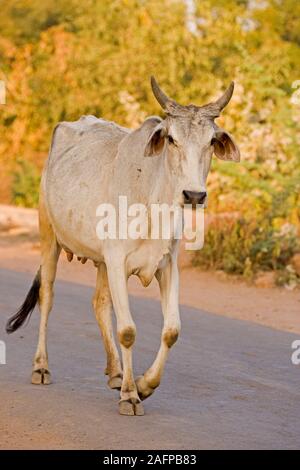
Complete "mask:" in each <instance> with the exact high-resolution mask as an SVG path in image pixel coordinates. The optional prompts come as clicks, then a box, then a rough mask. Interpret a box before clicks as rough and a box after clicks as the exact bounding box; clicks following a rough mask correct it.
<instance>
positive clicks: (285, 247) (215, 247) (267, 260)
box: [194, 216, 300, 284]
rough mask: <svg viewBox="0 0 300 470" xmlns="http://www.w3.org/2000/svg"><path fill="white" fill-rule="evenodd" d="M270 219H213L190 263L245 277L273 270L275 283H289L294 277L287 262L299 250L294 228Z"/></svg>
mask: <svg viewBox="0 0 300 470" xmlns="http://www.w3.org/2000/svg"><path fill="white" fill-rule="evenodd" d="M274 222H275V219H273V218H272V217H262V218H261V219H260V220H257V219H254V218H251V219H250V218H249V219H246V218H245V217H242V216H241V217H239V218H238V219H236V220H228V219H223V218H217V219H216V221H215V222H214V223H212V224H211V225H210V226H209V228H208V231H207V233H206V236H205V243H204V247H203V248H202V250H200V251H199V252H197V253H196V254H195V258H194V264H195V265H201V266H202V267H204V268H206V269H210V268H214V269H219V270H223V271H225V272H227V273H232V274H239V275H242V276H244V277H245V278H247V279H251V278H253V276H254V275H255V274H256V273H257V272H258V271H271V270H274V271H278V272H279V273H280V275H278V276H277V280H278V283H280V284H282V283H289V280H292V278H293V281H294V280H295V279H296V276H295V273H294V271H293V270H291V269H290V268H289V262H290V260H291V258H292V256H293V255H294V254H295V253H297V252H299V251H300V243H299V237H298V236H297V228H296V227H295V226H294V225H292V224H288V223H286V224H283V225H282V226H281V227H280V228H276V227H274ZM299 281H300V279H299Z"/></svg>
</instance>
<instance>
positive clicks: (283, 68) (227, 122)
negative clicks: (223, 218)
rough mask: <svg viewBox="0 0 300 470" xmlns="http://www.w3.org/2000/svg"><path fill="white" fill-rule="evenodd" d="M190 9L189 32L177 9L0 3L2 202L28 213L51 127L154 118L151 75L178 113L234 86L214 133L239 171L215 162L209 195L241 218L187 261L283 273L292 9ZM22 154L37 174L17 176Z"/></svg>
mask: <svg viewBox="0 0 300 470" xmlns="http://www.w3.org/2000/svg"><path fill="white" fill-rule="evenodd" d="M194 5H195V13H194V15H192V18H189V20H190V21H192V22H193V24H194V27H193V29H191V28H189V27H188V22H187V20H188V17H187V11H188V10H187V6H186V2H185V1H183V0H85V1H84V2H82V0H60V1H59V2H58V1H56V0H43V1H42V2H41V1H40V0H0V8H1V15H0V31H1V34H0V63H1V70H0V79H3V80H5V81H6V83H7V105H6V106H1V108H0V111H1V114H0V129H1V139H0V166H1V177H2V178H3V181H4V182H5V181H6V180H7V181H8V182H7V183H5V184H3V185H2V186H1V187H0V200H2V201H6V202H9V201H10V200H11V199H12V200H13V201H22V204H29V205H34V204H36V201H37V193H34V191H37V184H36V183H35V182H36V181H37V173H36V172H40V171H41V168H42V166H43V164H44V161H45V159H46V156H47V152H48V148H49V143H50V139H51V133H52V129H53V127H54V126H55V125H56V123H57V122H58V121H61V120H75V119H78V118H79V117H80V116H81V115H83V114H94V115H96V116H98V117H103V118H105V119H110V120H114V121H116V122H118V123H119V124H121V125H125V126H129V127H130V126H131V127H136V126H138V125H139V123H140V122H141V121H142V120H143V119H144V118H145V116H147V115H151V114H157V113H161V110H160V109H159V107H158V104H157V103H156V101H155V100H154V98H153V96H152V92H151V89H150V86H149V76H150V75H151V74H153V75H155V76H156V77H157V79H158V81H159V83H160V84H161V86H162V87H163V88H164V89H165V90H166V92H167V93H168V94H169V95H170V96H172V97H173V98H174V99H176V100H178V101H179V102H181V103H183V104H188V103H191V102H192V103H195V104H199V105H200V104H204V103H205V102H208V101H209V100H211V99H213V98H215V97H217V96H218V95H219V94H220V93H221V90H222V89H224V87H225V86H226V85H227V84H228V83H229V82H230V81H231V80H235V83H236V87H235V93H234V96H233V99H232V100H231V103H230V105H229V106H228V107H227V108H226V111H225V112H224V114H223V116H222V117H221V118H220V119H219V120H218V124H219V126H220V127H223V128H225V129H226V130H228V131H229V132H231V133H232V134H233V135H234V137H235V140H236V141H237V143H238V144H239V146H240V148H241V154H242V162H241V164H240V165H236V164H231V163H225V162H216V161H214V163H213V167H212V171H211V173H210V175H209V179H208V190H209V211H211V212H213V213H215V214H219V213H223V212H227V213H232V212H233V213H235V214H238V219H235V220H236V222H235V225H234V226H233V227H230V228H228V227H225V226H220V227H217V228H215V229H214V228H213V227H211V229H210V231H209V233H208V234H207V239H206V245H205V247H204V250H203V252H201V253H200V254H199V256H198V262H199V263H200V262H201V263H202V264H204V265H205V266H207V265H209V266H212V267H218V268H221V269H225V270H226V271H228V272H238V273H242V274H243V275H244V276H246V277H247V276H248V277H251V276H252V275H253V272H256V271H257V270H258V269H276V270H277V269H279V270H280V271H281V272H282V273H285V274H284V276H286V275H287V276H289V275H290V274H289V271H286V270H287V266H289V265H288V262H289V257H290V254H291V247H290V242H289V241H288V240H286V237H284V239H282V237H281V236H279V235H278V234H280V233H281V232H280V231H281V230H283V229H282V227H284V226H286V224H288V226H292V229H291V230H292V232H291V233H295V234H296V235H295V237H296V236H297V235H299V233H300V228H299V227H300V200H299V192H300V150H299V149H300V127H299V123H300V105H299V104H296V103H293V102H292V101H291V97H292V95H293V93H294V92H295V89H294V88H293V83H294V82H295V81H296V80H299V79H300V61H299V57H300V2H299V0H284V1H282V0H267V1H265V2H258V1H257V2H255V1H251V2H250V1H247V0H195V1H194ZM190 15H191V13H190ZM2 135H3V136H4V138H2ZM20 155H21V156H22V160H23V161H24V165H25V166H26V165H27V163H25V162H34V165H36V168H37V170H36V169H33V168H31V170H29V169H28V168H29V167H30V164H29V167H26V169H25V166H24V169H23V170H20V166H19V164H18V158H19V156H20ZM12 170H13V171H14V172H16V174H17V175H18V176H17V177H15V180H14V182H13V185H12V186H11V185H10V183H9V181H10V175H11V172H12ZM22 171H24V172H25V173H26V176H25V175H23V177H22ZM16 178H17V181H18V182H17V183H16ZM28 181H29V182H28ZM16 184H17V189H15V187H16ZM34 188H36V189H34ZM27 191H28V195H27ZM20 194H21V196H20ZM18 203H20V202H18ZM293 236H294V235H293ZM291 243H292V242H291ZM206 256H207V257H208V258H206Z"/></svg>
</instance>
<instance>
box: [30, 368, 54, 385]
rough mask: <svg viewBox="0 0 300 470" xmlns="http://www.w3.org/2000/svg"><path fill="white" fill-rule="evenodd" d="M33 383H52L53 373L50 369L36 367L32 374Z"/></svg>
mask: <svg viewBox="0 0 300 470" xmlns="http://www.w3.org/2000/svg"><path fill="white" fill-rule="evenodd" d="M31 383H32V384H34V385H49V384H51V374H50V372H49V371H48V369H36V370H34V371H33V372H32V374H31Z"/></svg>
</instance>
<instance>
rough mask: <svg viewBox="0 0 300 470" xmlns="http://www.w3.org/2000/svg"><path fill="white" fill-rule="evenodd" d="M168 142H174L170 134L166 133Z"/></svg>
mask: <svg viewBox="0 0 300 470" xmlns="http://www.w3.org/2000/svg"><path fill="white" fill-rule="evenodd" d="M168 142H169V144H174V143H175V142H174V139H173V137H172V136H171V135H168Z"/></svg>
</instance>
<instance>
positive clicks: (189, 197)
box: [182, 190, 207, 207]
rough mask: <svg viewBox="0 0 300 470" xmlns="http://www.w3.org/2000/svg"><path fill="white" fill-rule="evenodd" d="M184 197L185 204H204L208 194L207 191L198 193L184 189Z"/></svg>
mask: <svg viewBox="0 0 300 470" xmlns="http://www.w3.org/2000/svg"><path fill="white" fill-rule="evenodd" d="M182 194H183V197H184V204H192V206H193V207H195V206H196V204H204V203H205V199H206V196H207V192H206V191H203V192H200V193H198V192H197V191H186V190H184V191H182Z"/></svg>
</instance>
